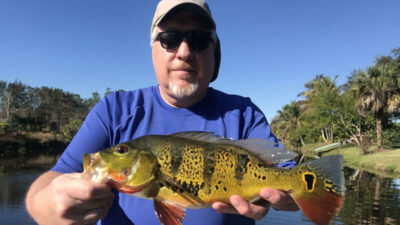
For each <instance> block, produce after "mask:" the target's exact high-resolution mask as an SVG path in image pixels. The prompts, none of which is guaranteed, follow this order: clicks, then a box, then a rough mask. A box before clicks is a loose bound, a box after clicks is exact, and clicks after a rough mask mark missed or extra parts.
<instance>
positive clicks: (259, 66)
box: [0, 0, 400, 120]
mask: <svg viewBox="0 0 400 225" xmlns="http://www.w3.org/2000/svg"><path fill="white" fill-rule="evenodd" d="M157 2H158V1H156V0H152V1H151V0H146V1H138V0H131V1H128V0H113V1H110V0H0V80H4V81H9V82H11V81H15V80H19V81H21V82H23V83H25V84H27V85H30V86H32V87H41V86H48V87H53V88H61V89H63V90H65V91H69V92H72V93H77V94H79V95H81V97H83V98H88V97H90V96H91V93H92V92H94V91H98V92H99V93H101V94H102V93H104V91H105V90H106V88H108V87H109V88H111V89H112V90H117V89H124V90H132V89H138V88H142V87H147V86H151V85H155V84H156V79H155V76H154V70H153V65H152V61H151V51H150V46H149V36H150V35H149V32H150V25H151V21H152V18H153V14H154V10H155V7H156V4H157ZM208 3H209V5H210V7H211V10H212V13H213V15H214V18H215V21H216V23H217V33H218V35H219V37H220V39H221V45H222V62H221V67H220V74H219V77H218V79H217V80H216V81H215V82H213V83H212V84H211V86H212V87H214V88H217V89H220V90H222V91H225V92H228V93H236V94H240V95H243V96H247V97H250V98H251V99H252V100H253V102H254V103H256V104H257V105H258V106H259V107H260V108H261V110H262V111H263V112H264V113H265V114H266V116H267V118H268V120H271V119H272V118H273V117H274V116H275V115H276V111H277V110H279V109H281V108H282V107H283V105H285V104H289V103H290V102H291V101H293V100H296V99H297V100H298V98H297V95H298V94H299V93H300V92H302V91H303V90H304V84H305V83H306V82H308V81H310V80H311V79H313V78H314V77H315V76H316V75H317V74H325V75H327V76H331V77H334V76H335V75H339V79H338V82H337V84H339V85H340V84H342V83H344V82H345V81H346V77H347V76H349V75H350V73H351V72H352V71H353V70H355V69H366V68H367V67H368V66H371V65H373V63H374V60H375V58H376V56H379V55H388V54H389V53H390V51H391V50H392V49H394V48H397V47H400V13H399V12H400V1H398V0H335V1H328V0H305V1H297V0H287V1H283V0H273V1H270V0H249V1H232V0H214V1H208Z"/></svg>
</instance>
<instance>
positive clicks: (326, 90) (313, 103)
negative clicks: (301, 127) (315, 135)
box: [299, 74, 341, 142]
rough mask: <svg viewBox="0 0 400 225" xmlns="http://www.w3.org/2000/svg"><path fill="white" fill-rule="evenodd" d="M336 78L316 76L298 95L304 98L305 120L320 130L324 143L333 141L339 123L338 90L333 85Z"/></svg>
mask: <svg viewBox="0 0 400 225" xmlns="http://www.w3.org/2000/svg"><path fill="white" fill-rule="evenodd" d="M337 77H338V76H335V78H334V79H331V78H330V77H328V76H324V75H323V74H320V75H317V76H316V77H315V78H314V79H313V80H311V81H309V82H308V83H306V84H305V85H304V86H305V88H307V90H305V91H304V92H302V93H300V94H299V95H301V96H303V97H304V98H305V101H304V105H305V112H304V117H305V120H306V121H308V122H309V123H313V124H314V125H315V128H317V129H319V130H320V132H321V138H322V139H323V140H324V142H332V141H333V140H334V133H335V129H337V126H336V124H337V121H339V119H338V116H339V112H340V108H341V105H340V103H339V102H338V99H339V95H340V89H339V88H338V87H337V86H336V84H335V82H336V79H337Z"/></svg>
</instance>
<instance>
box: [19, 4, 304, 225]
mask: <svg viewBox="0 0 400 225" xmlns="http://www.w3.org/2000/svg"><path fill="white" fill-rule="evenodd" d="M215 28H216V26H215V22H214V20H213V19H212V17H211V13H210V11H209V8H208V5H207V4H206V3H204V2H203V1H202V0H163V1H161V2H160V3H159V4H158V7H157V10H156V13H155V16H154V20H153V24H152V27H151V47H152V57H153V64H154V70H155V74H156V77H157V80H158V83H159V85H158V86H153V87H149V88H144V89H140V90H135V91H130V92H122V93H114V94H111V95H109V96H107V97H106V98H105V99H103V100H102V101H100V102H99V103H98V104H97V105H96V106H95V107H94V108H93V109H92V110H91V112H90V113H89V114H88V116H87V118H86V120H85V122H84V124H83V125H82V127H81V129H80V130H79V132H78V133H77V134H76V136H75V137H74V139H73V140H72V141H71V143H70V144H69V146H68V147H67V149H66V150H65V152H64V154H63V155H62V156H61V158H60V159H59V161H58V163H57V164H56V165H55V166H54V167H53V169H52V170H51V171H49V172H46V173H44V174H43V175H42V176H40V177H39V178H38V179H37V180H36V181H35V182H34V183H33V184H32V186H31V188H30V190H29V192H28V195H27V200H26V203H27V209H28V212H29V213H30V214H31V215H32V217H33V218H34V219H35V220H36V221H37V222H38V223H39V224H94V223H96V222H97V221H98V220H99V219H101V220H100V221H99V223H100V224H136V225H141V224H146V225H147V224H159V222H158V220H157V217H156V215H155V214H154V209H153V203H152V201H151V200H144V199H139V198H135V197H132V196H128V195H126V194H122V193H118V192H116V191H115V190H111V189H110V188H109V187H108V186H107V185H104V184H97V183H93V182H90V181H87V180H85V179H82V178H81V173H80V172H81V171H82V155H83V154H84V153H91V152H96V151H99V150H101V149H104V148H106V147H109V146H112V145H115V144H118V143H121V142H125V141H128V140H130V139H133V138H137V137H140V136H143V135H148V134H171V133H176V132H182V131H207V132H213V133H215V134H216V135H220V136H224V137H227V138H233V139H243V138H250V137H257V138H264V139H268V140H272V141H275V142H277V140H276V138H275V137H274V136H273V134H272V133H271V131H270V127H269V125H268V123H267V121H266V119H265V117H264V115H263V114H262V112H261V111H260V110H259V109H258V108H257V107H256V106H255V105H254V104H253V103H252V102H251V101H250V99H248V98H243V97H240V96H235V95H228V94H225V93H222V92H220V91H217V90H215V89H212V88H210V87H209V83H210V82H212V81H214V80H215V79H216V78H217V75H218V69H219V63H220V46H219V39H218V36H217V35H216V29H215ZM260 196H261V197H262V198H263V199H265V200H266V201H263V202H262V203H261V202H260V203H259V204H250V203H248V202H246V201H245V200H244V199H243V198H241V197H240V196H232V197H231V199H230V200H231V204H225V203H222V202H216V203H214V204H213V206H212V208H208V209H196V210H192V209H188V210H187V213H186V217H185V219H184V221H183V224H213V225H215V224H242V225H243V224H254V219H261V218H262V217H264V216H265V215H266V214H267V212H268V210H269V208H270V206H271V205H272V207H274V208H276V209H280V210H297V209H298V208H297V206H296V204H294V202H293V200H292V199H291V198H290V197H289V196H288V194H286V193H284V192H281V191H278V190H273V189H264V190H262V191H261V192H260ZM240 214H241V215H240Z"/></svg>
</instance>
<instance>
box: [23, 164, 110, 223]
mask: <svg viewBox="0 0 400 225" xmlns="http://www.w3.org/2000/svg"><path fill="white" fill-rule="evenodd" d="M81 177H82V174H81V173H71V174H60V173H57V172H53V171H50V172H47V173H45V174H43V175H42V176H40V177H39V178H38V179H37V180H36V181H35V182H34V183H33V184H32V186H31V188H30V189H29V191H28V195H27V198H26V205H27V209H28V212H29V213H30V214H31V216H32V217H33V218H34V219H35V221H36V222H37V223H39V224H43V225H45V224H52V225H53V224H95V223H96V222H97V221H98V220H99V219H101V218H104V217H105V216H106V215H107V213H108V210H109V209H110V207H111V205H112V201H113V198H114V194H113V193H112V192H111V188H110V187H109V186H107V185H106V184H98V183H94V182H91V181H88V180H85V179H82V178H81Z"/></svg>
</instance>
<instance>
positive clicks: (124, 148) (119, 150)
mask: <svg viewBox="0 0 400 225" xmlns="http://www.w3.org/2000/svg"><path fill="white" fill-rule="evenodd" d="M127 151H128V147H127V146H125V145H119V146H117V147H116V148H115V152H117V153H119V154H123V153H126V152H127Z"/></svg>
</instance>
